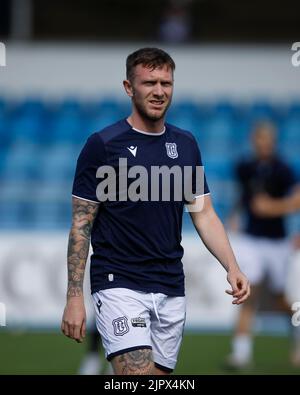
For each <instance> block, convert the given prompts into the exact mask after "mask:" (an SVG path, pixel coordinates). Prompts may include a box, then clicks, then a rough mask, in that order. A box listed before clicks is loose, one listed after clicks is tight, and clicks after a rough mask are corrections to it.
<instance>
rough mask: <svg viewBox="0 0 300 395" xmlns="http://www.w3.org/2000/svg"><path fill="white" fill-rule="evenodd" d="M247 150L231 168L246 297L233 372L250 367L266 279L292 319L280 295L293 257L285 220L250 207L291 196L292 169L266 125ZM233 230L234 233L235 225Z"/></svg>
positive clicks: (295, 348)
mask: <svg viewBox="0 0 300 395" xmlns="http://www.w3.org/2000/svg"><path fill="white" fill-rule="evenodd" d="M252 144H253V148H254V152H253V155H252V156H251V157H249V158H243V159H242V161H240V162H239V163H238V164H237V166H236V174H237V179H238V183H239V187H240V195H241V196H240V201H239V210H240V211H241V212H242V214H244V221H243V222H244V224H243V227H242V228H243V233H242V235H241V236H240V237H239V238H238V240H236V242H235V244H234V249H235V252H236V255H237V259H238V262H239V264H240V266H241V268H242V270H243V271H244V272H245V273H246V275H247V276H248V278H249V281H250V284H251V296H250V298H249V300H248V301H246V302H245V304H244V305H243V306H242V307H241V308H240V312H239V316H238V320H237V324H236V328H235V334H234V337H233V340H232V353H231V354H230V356H229V357H228V360H227V364H228V366H229V367H233V368H245V367H247V366H249V365H250V364H251V363H252V362H253V361H252V358H253V322H254V318H255V312H256V309H257V305H258V303H259V301H260V299H261V297H262V296H261V295H260V294H261V293H262V291H263V289H262V288H263V287H264V286H265V285H266V282H264V279H265V277H266V276H267V280H268V283H269V285H270V290H271V292H272V295H273V298H274V302H275V303H276V305H277V308H278V310H281V311H283V312H285V313H286V314H287V319H288V321H290V319H291V317H290V316H291V313H292V312H291V309H290V306H289V304H288V303H287V301H286V298H285V294H284V293H285V283H286V278H287V273H288V269H289V267H288V265H289V260H290V256H291V252H292V251H291V244H290V241H289V240H288V238H287V230H286V226H285V223H284V214H279V215H278V214H277V215H274V216H273V217H271V216H267V215H257V214H256V212H255V211H254V210H253V208H252V203H253V200H254V199H255V198H256V197H257V196H259V195H268V196H270V197H271V198H273V199H275V198H277V199H280V198H283V197H286V196H287V195H291V194H292V192H293V188H294V189H295V187H296V179H295V176H294V173H293V171H292V169H291V167H290V166H289V165H288V164H287V163H286V162H285V161H283V159H281V157H280V153H279V152H278V151H277V147H276V131H275V128H274V125H272V124H271V123H269V122H261V123H259V124H257V125H255V128H254V131H253V133H252ZM279 148H280V147H279ZM236 215H237V214H233V218H232V219H231V220H232V221H235V220H236V219H234V216H236ZM233 227H234V228H235V229H237V228H238V227H237V226H236V225H235V224H234V225H233ZM294 332H295V330H294V331H293V333H294ZM294 335H295V333H294ZM293 340H294V341H293V343H292V347H291V361H292V362H293V363H294V364H296V363H297V361H298V360H299V356H300V355H299V352H300V344H298V343H299V342H300V339H298V337H297V336H294V339H293ZM299 362H300V361H299Z"/></svg>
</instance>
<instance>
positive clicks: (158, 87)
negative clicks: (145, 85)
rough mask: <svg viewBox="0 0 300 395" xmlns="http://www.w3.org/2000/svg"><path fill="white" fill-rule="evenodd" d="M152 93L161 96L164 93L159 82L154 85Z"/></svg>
mask: <svg viewBox="0 0 300 395" xmlns="http://www.w3.org/2000/svg"><path fill="white" fill-rule="evenodd" d="M153 94H154V95H155V96H158V97H162V96H163V95H164V91H163V88H162V86H161V84H156V85H155V86H154V90H153Z"/></svg>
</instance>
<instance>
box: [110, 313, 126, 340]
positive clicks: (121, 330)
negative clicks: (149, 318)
mask: <svg viewBox="0 0 300 395" xmlns="http://www.w3.org/2000/svg"><path fill="white" fill-rule="evenodd" d="M112 324H113V327H114V334H115V335H116V336H123V335H125V333H127V332H129V326H128V319H127V317H118V318H116V319H115V320H113V322H112Z"/></svg>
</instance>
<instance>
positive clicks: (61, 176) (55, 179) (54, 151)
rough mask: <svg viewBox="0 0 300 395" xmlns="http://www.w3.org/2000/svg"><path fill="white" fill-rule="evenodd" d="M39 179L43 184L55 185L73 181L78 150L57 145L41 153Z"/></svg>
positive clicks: (68, 146)
mask: <svg viewBox="0 0 300 395" xmlns="http://www.w3.org/2000/svg"><path fill="white" fill-rule="evenodd" d="M41 155H42V160H41V165H40V168H39V179H40V180H41V181H43V182H45V183H52V184H57V183H60V182H65V181H70V180H72V179H73V176H74V173H75V167H76V161H77V157H78V149H74V148H73V147H72V146H70V145H60V144H57V145H55V146H53V147H50V148H49V149H45V150H44V151H43V152H42V153H41Z"/></svg>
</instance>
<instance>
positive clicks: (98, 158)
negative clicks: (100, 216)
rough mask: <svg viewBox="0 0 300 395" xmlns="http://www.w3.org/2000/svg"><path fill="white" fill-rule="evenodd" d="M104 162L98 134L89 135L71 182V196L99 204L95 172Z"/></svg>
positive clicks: (104, 157)
mask: <svg viewBox="0 0 300 395" xmlns="http://www.w3.org/2000/svg"><path fill="white" fill-rule="evenodd" d="M105 162H106V153H105V147H104V143H103V141H102V139H101V138H100V136H99V135H98V133H94V134H93V135H91V136H90V137H89V138H88V140H87V142H86V144H85V146H84V147H83V149H82V151H81V152H80V155H79V157H78V160H77V166H76V172H75V177H74V182H73V189H72V195H73V196H74V197H78V198H81V199H86V200H90V201H93V202H95V203H99V201H98V199H97V196H96V189H97V185H98V183H99V180H98V179H97V178H96V173H97V170H98V168H99V167H100V166H103V165H104V164H105Z"/></svg>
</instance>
